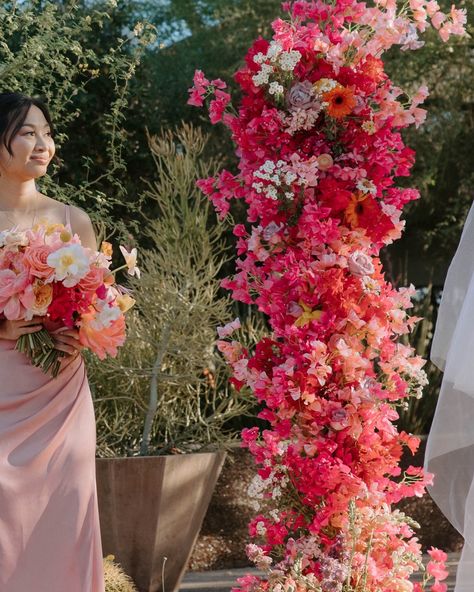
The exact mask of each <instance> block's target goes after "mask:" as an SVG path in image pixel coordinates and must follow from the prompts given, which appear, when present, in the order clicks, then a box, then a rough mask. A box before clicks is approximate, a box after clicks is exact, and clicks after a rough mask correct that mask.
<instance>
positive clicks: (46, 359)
mask: <svg viewBox="0 0 474 592" xmlns="http://www.w3.org/2000/svg"><path fill="white" fill-rule="evenodd" d="M15 349H16V350H18V351H21V352H22V353H24V354H25V355H26V356H28V358H29V359H30V360H31V363H32V364H33V366H36V367H37V368H41V369H42V370H43V372H45V373H48V372H51V374H52V375H53V377H54V378H56V376H57V375H58V373H59V370H60V368H61V362H60V360H59V358H60V357H61V356H62V352H61V351H59V350H57V349H56V348H55V347H54V341H53V339H52V338H51V335H50V334H49V333H48V331H46V329H40V330H39V331H36V332H35V333H26V334H25V335H21V336H20V337H19V338H18V339H17V342H16V344H15Z"/></svg>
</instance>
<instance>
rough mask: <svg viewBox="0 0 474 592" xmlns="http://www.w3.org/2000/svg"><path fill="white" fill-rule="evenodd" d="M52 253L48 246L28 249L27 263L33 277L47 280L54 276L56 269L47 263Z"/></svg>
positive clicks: (26, 254) (26, 252)
mask: <svg viewBox="0 0 474 592" xmlns="http://www.w3.org/2000/svg"><path fill="white" fill-rule="evenodd" d="M50 253H51V249H50V248H49V247H47V246H46V245H40V246H38V247H34V248H30V249H26V251H25V255H24V257H25V263H26V265H27V266H28V268H29V271H30V273H31V275H34V276H35V277H38V278H42V279H47V278H50V277H51V276H52V274H53V273H54V269H53V268H52V267H51V266H50V265H48V264H47V262H46V259H47V258H48V255H49V254H50Z"/></svg>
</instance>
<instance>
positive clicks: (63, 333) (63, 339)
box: [51, 327, 84, 360]
mask: <svg viewBox="0 0 474 592" xmlns="http://www.w3.org/2000/svg"><path fill="white" fill-rule="evenodd" d="M51 337H52V339H53V341H54V347H55V349H57V350H59V351H61V352H64V354H65V355H64V356H63V359H65V360H68V359H70V358H77V356H78V355H79V354H80V353H81V351H82V350H83V349H84V346H83V345H82V343H81V342H80V341H79V330H78V329H69V328H68V327H61V328H59V329H56V330H55V331H52V332H51Z"/></svg>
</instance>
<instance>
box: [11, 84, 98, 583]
mask: <svg viewBox="0 0 474 592" xmlns="http://www.w3.org/2000/svg"><path fill="white" fill-rule="evenodd" d="M53 133H54V132H53V125H52V122H51V118H50V115H49V113H48V109H47V107H46V106H45V105H44V104H43V103H42V102H41V101H39V100H36V99H32V98H30V97H27V96H24V95H21V94H17V93H3V94H0V231H1V230H4V229H7V228H11V227H13V226H17V227H18V228H19V229H26V228H29V227H31V226H32V225H33V224H35V223H36V222H38V221H41V219H45V220H48V221H50V222H62V223H67V224H70V226H71V230H72V231H73V232H74V233H77V234H78V235H79V237H80V238H81V241H82V244H84V245H85V246H87V247H91V248H93V249H95V248H96V239H95V236H94V230H93V227H92V224H91V221H90V219H89V216H88V215H87V214H86V213H85V212H84V211H82V210H81V209H79V208H76V207H74V206H65V205H64V204H63V203H61V202H59V201H57V200H55V199H52V198H51V197H48V196H46V195H44V194H42V193H40V192H39V191H37V189H36V184H35V180H36V179H37V178H39V177H41V176H43V175H45V174H46V171H47V168H48V164H49V163H50V162H51V160H52V158H53V157H54V154H55V145H54V139H53ZM44 321H45V319H44V318H41V317H34V318H33V319H32V320H31V321H10V320H7V319H3V320H1V321H0V590H1V592H29V591H33V590H34V591H35V592H104V576H103V563H102V547H101V539H100V527H99V516H98V506H97V492H96V481H95V447H96V431H95V416H94V408H93V404H92V398H91V394H90V390H89V386H88V382H87V376H86V371H85V366H84V361H83V359H82V356H81V353H80V352H81V344H80V343H79V339H78V333H77V331H76V330H69V329H66V328H64V327H60V328H58V329H56V330H55V331H54V333H53V336H54V341H55V346H56V348H57V349H58V350H60V351H61V352H63V353H64V358H63V360H62V363H61V371H60V373H59V375H58V376H57V377H56V378H52V377H51V376H50V375H46V374H44V373H43V371H42V370H40V369H38V368H36V367H34V366H33V365H31V363H30V362H29V361H28V359H27V358H26V357H25V356H24V354H22V353H20V352H18V351H17V350H15V349H14V346H15V341H16V340H17V339H18V337H19V336H20V335H23V334H25V333H31V332H34V331H38V330H39V329H41V327H42V323H43V322H44Z"/></svg>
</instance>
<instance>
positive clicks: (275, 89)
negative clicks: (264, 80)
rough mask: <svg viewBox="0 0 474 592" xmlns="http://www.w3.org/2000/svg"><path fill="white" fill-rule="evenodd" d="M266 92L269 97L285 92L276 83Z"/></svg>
mask: <svg viewBox="0 0 474 592" xmlns="http://www.w3.org/2000/svg"><path fill="white" fill-rule="evenodd" d="M268 92H269V93H270V94H271V95H282V94H283V93H284V92H285V89H284V88H283V86H282V85H281V84H279V83H278V82H272V83H271V84H270V86H269V88H268Z"/></svg>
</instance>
